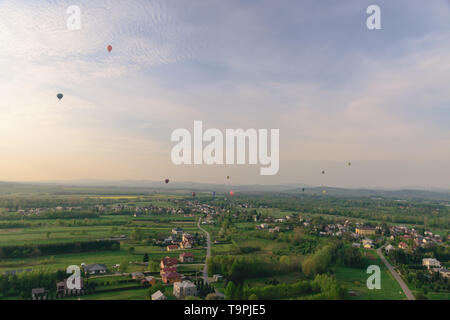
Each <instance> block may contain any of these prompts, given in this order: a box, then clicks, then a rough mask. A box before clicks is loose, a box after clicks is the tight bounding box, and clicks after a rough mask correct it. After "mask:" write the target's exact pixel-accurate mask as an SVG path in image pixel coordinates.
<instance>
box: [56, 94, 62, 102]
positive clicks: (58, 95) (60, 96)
mask: <svg viewBox="0 0 450 320" xmlns="http://www.w3.org/2000/svg"><path fill="white" fill-rule="evenodd" d="M56 97H57V98H58V99H59V100H60V101H61V99H62V98H63V97H64V95H63V94H62V93H58V94H57V95H56Z"/></svg>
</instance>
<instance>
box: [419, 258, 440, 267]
mask: <svg viewBox="0 0 450 320" xmlns="http://www.w3.org/2000/svg"><path fill="white" fill-rule="evenodd" d="M422 265H423V266H424V267H427V268H428V269H430V268H440V267H441V263H440V262H439V260H437V259H434V258H425V259H422Z"/></svg>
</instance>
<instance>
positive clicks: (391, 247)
mask: <svg viewBox="0 0 450 320" xmlns="http://www.w3.org/2000/svg"><path fill="white" fill-rule="evenodd" d="M394 249H395V248H394V246H393V245H392V244H388V245H387V246H386V248H384V251H385V252H386V253H387V254H389V252H391V250H394Z"/></svg>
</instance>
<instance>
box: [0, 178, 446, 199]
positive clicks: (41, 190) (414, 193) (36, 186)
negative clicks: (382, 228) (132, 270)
mask: <svg viewBox="0 0 450 320" xmlns="http://www.w3.org/2000/svg"><path fill="white" fill-rule="evenodd" d="M303 188H304V189H305V191H303V190H302V189H303ZM230 189H233V190H234V191H236V192H241V193H253V194H254V193H267V192H270V193H286V194H308V195H313V194H322V191H323V190H326V192H327V195H328V196H336V197H365V198H376V197H381V198H389V199H394V200H410V199H424V200H434V201H450V191H449V190H438V189H435V190H419V189H401V190H381V189H345V188H335V187H326V186H322V187H317V186H308V185H305V184H281V185H219V184H207V183H195V182H170V183H169V184H165V183H164V182H157V181H147V180H140V181H131V180H124V181H97V180H77V181H55V182H35V183H26V182H23V183H19V182H0V195H7V194H10V195H13V194H55V195H57V194H93V193H95V194H154V193H182V194H183V193H188V192H191V191H196V192H198V193H199V192H212V191H215V192H218V193H220V192H228V191H229V190H230Z"/></svg>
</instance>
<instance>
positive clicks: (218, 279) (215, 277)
mask: <svg viewBox="0 0 450 320" xmlns="http://www.w3.org/2000/svg"><path fill="white" fill-rule="evenodd" d="M213 280H214V282H221V281H222V280H223V276H222V275H221V274H215V275H213Z"/></svg>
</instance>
